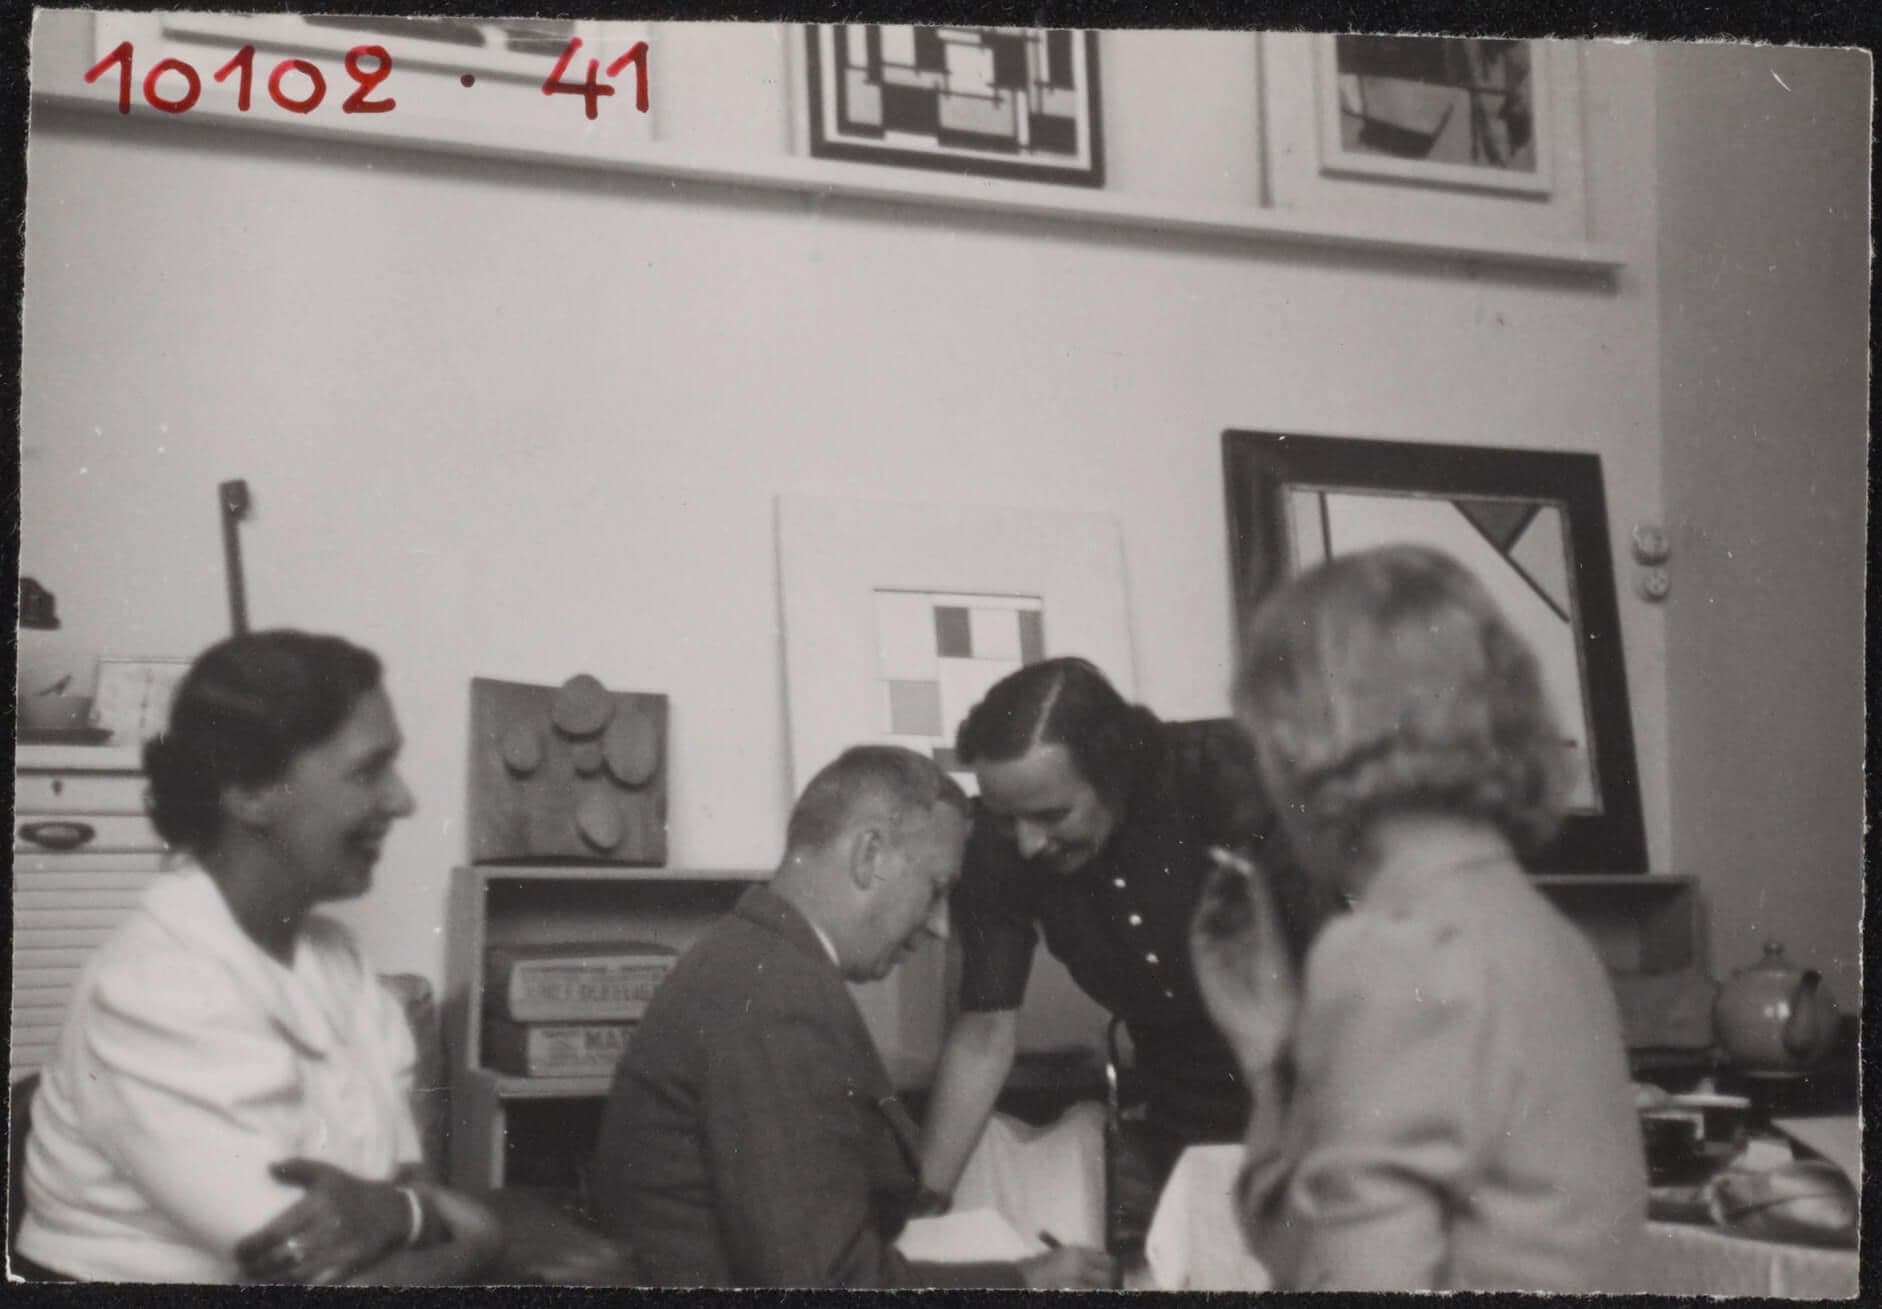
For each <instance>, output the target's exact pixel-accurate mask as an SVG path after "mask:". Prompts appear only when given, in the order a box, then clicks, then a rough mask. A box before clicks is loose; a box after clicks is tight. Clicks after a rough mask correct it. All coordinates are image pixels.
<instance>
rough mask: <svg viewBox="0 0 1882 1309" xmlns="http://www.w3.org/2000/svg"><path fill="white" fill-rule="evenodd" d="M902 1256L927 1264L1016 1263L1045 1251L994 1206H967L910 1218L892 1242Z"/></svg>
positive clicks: (1039, 1242) (1041, 1244) (1036, 1240)
mask: <svg viewBox="0 0 1882 1309" xmlns="http://www.w3.org/2000/svg"><path fill="white" fill-rule="evenodd" d="M895 1248H896V1249H898V1250H900V1251H901V1252H902V1256H903V1258H905V1259H911V1260H913V1261H915V1262H917V1263H926V1264H972V1263H989V1262H1006V1263H1011V1262H1017V1261H1019V1260H1021V1259H1026V1258H1029V1257H1031V1256H1032V1255H1036V1254H1041V1253H1043V1252H1044V1251H1045V1248H1046V1247H1045V1245H1044V1243H1042V1242H1041V1241H1039V1240H1038V1239H1037V1238H1036V1237H1035V1238H1031V1239H1029V1238H1027V1237H1024V1236H1021V1235H1020V1234H1019V1233H1018V1232H1016V1231H1014V1230H1013V1225H1012V1224H1011V1223H1009V1222H1007V1221H1006V1219H1005V1218H1003V1217H1001V1216H1000V1214H999V1213H998V1212H997V1211H996V1210H993V1209H966V1210H960V1211H957V1212H954V1213H946V1214H937V1215H936V1216H935V1217H933V1218H911V1219H910V1220H909V1222H908V1226H906V1227H904V1228H903V1229H902V1235H901V1237H900V1239H898V1240H897V1241H896V1243H895Z"/></svg>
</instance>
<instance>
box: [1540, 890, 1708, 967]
mask: <svg viewBox="0 0 1882 1309" xmlns="http://www.w3.org/2000/svg"><path fill="white" fill-rule="evenodd" d="M1535 881H1536V884H1537V885H1538V886H1539V887H1541V889H1542V892H1543V894H1544V895H1546V896H1548V897H1549V899H1550V900H1551V901H1553V902H1554V904H1555V907H1556V908H1557V909H1560V910H1561V911H1562V913H1563V914H1565V915H1566V916H1567V917H1568V918H1569V919H1570V920H1571V921H1572V922H1574V923H1575V925H1576V926H1578V927H1580V928H1581V929H1582V931H1584V932H1586V933H1587V934H1588V939H1589V940H1590V941H1591V942H1593V944H1594V947H1595V949H1596V951H1598V952H1599V953H1600V955H1601V958H1602V960H1603V961H1604V962H1605V963H1606V964H1607V966H1608V968H1609V970H1610V971H1612V972H1615V973H1620V974H1633V973H1648V974H1659V973H1677V972H1682V971H1685V970H1686V969H1689V968H1695V967H1696V968H1698V969H1700V970H1701V971H1704V969H1705V966H1706V958H1705V943H1704V940H1703V938H1702V935H1701V932H1702V924H1701V919H1700V907H1699V906H1700V900H1699V879H1698V878H1696V877H1687V876H1681V875H1676V874H1673V873H1645V874H1641V873H1614V874H1592V873H1559V874H1554V875H1551V876H1547V877H1537V878H1536V879H1535Z"/></svg>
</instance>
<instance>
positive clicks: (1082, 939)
mask: <svg viewBox="0 0 1882 1309" xmlns="http://www.w3.org/2000/svg"><path fill="white" fill-rule="evenodd" d="M1212 845H1220V846H1226V847H1229V848H1230V849H1233V850H1236V851H1238V852H1240V853H1242V854H1245V855H1248V856H1250V857H1252V858H1254V859H1256V860H1258V861H1259V862H1260V863H1261V864H1262V866H1263V867H1264V868H1265V869H1266V870H1267V872H1268V875H1269V879H1270V885H1271V886H1272V887H1273V889H1274V892H1275V900H1276V902H1277V909H1278V910H1279V913H1280V917H1281V920H1282V931H1283V935H1284V936H1285V937H1286V938H1287V940H1288V945H1289V949H1290V953H1292V954H1293V955H1294V958H1295V960H1296V961H1298V960H1299V959H1301V958H1302V957H1304V955H1305V948H1306V943H1307V940H1308V938H1309V937H1310V936H1311V933H1312V929H1313V925H1314V924H1315V923H1316V922H1317V921H1319V917H1320V916H1321V915H1320V914H1319V913H1317V912H1316V911H1315V910H1314V908H1313V899H1314V897H1313V896H1312V893H1311V891H1310V889H1309V887H1308V884H1307V882H1306V880H1305V878H1304V876H1302V875H1301V874H1299V873H1298V872H1296V871H1295V870H1294V869H1293V867H1292V865H1291V863H1290V862H1289V861H1287V860H1286V859H1285V858H1284V857H1282V856H1281V851H1280V838H1279V835H1278V833H1277V832H1275V830H1274V822H1273V813H1272V810H1271V808H1270V807H1269V804H1268V801H1267V798H1266V795H1265V794H1264V793H1263V791H1262V789H1261V784H1260V781H1259V778H1258V776H1257V773H1256V768H1255V760H1254V755H1253V751H1252V750H1251V748H1250V747H1249V745H1248V743H1247V740H1246V738H1244V737H1243V736H1242V734H1241V732H1240V731H1239V730H1238V729H1237V728H1236V726H1235V724H1234V723H1232V722H1230V721H1228V720H1226V719H1209V720H1204V721H1199V722H1176V723H1162V724H1160V725H1159V730H1158V738H1157V742H1156V745H1155V747H1154V748H1153V749H1152V751H1151V752H1150V754H1149V756H1148V757H1147V758H1146V759H1145V761H1144V763H1143V766H1142V767H1141V768H1140V770H1139V773H1138V776H1137V779H1136V782H1135V784H1134V785H1133V787H1132V789H1131V792H1130V796H1129V799H1128V800H1127V801H1126V803H1125V806H1124V812H1123V814H1122V817H1121V820H1120V821H1119V823H1118V825H1117V827H1116V829H1115V830H1114V831H1113V832H1112V834H1111V838H1110V840H1108V841H1107V842H1106V843H1105V845H1104V848H1103V849H1101V850H1100V851H1099V852H1098V854H1097V855H1096V856H1095V857H1094V858H1093V859H1092V860H1091V862H1090V863H1088V864H1086V865H1085V866H1084V867H1083V868H1080V869H1079V870H1078V871H1076V872H1074V873H1069V874H1067V873H1059V872H1055V871H1054V870H1052V869H1051V868H1048V867H1045V866H1043V865H1033V864H1029V863H1028V862H1027V861H1026V860H1024V859H1023V858H1021V856H1020V854H1019V852H1018V850H1017V849H1016V848H1015V847H1014V846H1013V844H1012V842H1011V840H1010V839H1008V838H1007V837H1004V836H1002V835H1001V834H1000V833H999V832H997V831H996V830H995V829H994V826H993V824H991V823H977V824H976V825H975V828H974V831H973V833H972V834H971V836H970V837H969V840H968V846H967V853H966V856H965V858H964V860H963V863H962V869H961V878H960V882H959V884H958V885H957V886H956V888H955V890H954V894H953V900H952V906H951V907H952V911H953V924H954V929H955V933H956V935H957V936H958V937H959V939H960V942H961V964H962V967H961V1007H962V1008H963V1009H966V1010H970V1011H987V1010H999V1009H1015V1008H1018V1007H1019V1004H1020V1002H1021V1001H1022V1000H1023V999H1024V998H1025V994H1026V979H1027V976H1028V974H1029V972H1030V970H1031V968H1032V955H1033V949H1034V946H1035V944H1036V943H1037V941H1038V939H1039V937H1040V936H1041V935H1043V936H1044V937H1045V943H1046V948H1047V949H1048V950H1050V951H1051V952H1052V953H1053V955H1054V956H1056V957H1057V958H1058V959H1059V960H1060V962H1062V963H1063V964H1064V965H1065V968H1066V971H1068V972H1069V973H1070V974H1071V975H1072V979H1073V980H1074V981H1076V982H1077V983H1078V985H1079V986H1080V987H1082V988H1083V989H1084V991H1085V993H1086V994H1088V995H1089V996H1091V997H1092V999H1094V1000H1096V1001H1097V1002H1098V1003H1099V1004H1101V1005H1103V1006H1104V1007H1105V1008H1107V1009H1109V1010H1110V1011H1111V1012H1112V1013H1113V1014H1115V1015H1117V1016H1118V1017H1119V1018H1121V1019H1122V1020H1123V1022H1124V1025H1125V1027H1126V1028H1127V1029H1128V1031H1129V1033H1130V1038H1131V1043H1132V1045H1133V1047H1134V1048H1135V1050H1136V1061H1135V1062H1136V1067H1137V1071H1138V1078H1139V1081H1140V1083H1141V1084H1142V1086H1143V1087H1144V1090H1145V1092H1146V1094H1147V1121H1146V1126H1147V1127H1148V1128H1149V1129H1150V1131H1151V1133H1152V1134H1153V1135H1154V1136H1155V1137H1158V1138H1161V1139H1162V1140H1163V1142H1164V1143H1165V1144H1166V1145H1167V1153H1168V1154H1169V1159H1168V1163H1171V1164H1173V1163H1174V1156H1175V1153H1177V1152H1178V1151H1180V1149H1181V1148H1182V1147H1183V1146H1185V1145H1192V1144H1196V1143H1199V1142H1204V1141H1238V1140H1240V1139H1241V1137H1242V1133H1243V1131H1244V1129H1245V1128H1246V1126H1247V1122H1248V1112H1249V1099H1248V1090H1247V1088H1246V1087H1245V1086H1244V1085H1243V1083H1242V1079H1241V1077H1240V1075H1239V1072H1238V1070H1237V1069H1236V1066H1235V1059H1234V1056H1233V1055H1232V1054H1231V1053H1230V1051H1229V1049H1228V1046H1227V1045H1226V1043H1225V1042H1224V1041H1223V1040H1222V1037H1221V1035H1220V1034H1219V1033H1218V1032H1217V1031H1216V1029H1215V1026H1214V1024H1213V1023H1212V1022H1211V1021H1210V1019H1209V1016H1208V1013H1207V1011H1206V1010H1205V1009H1204V1007H1203V1001H1202V997H1201V994H1200V993H1199V992H1198V990H1197V988H1196V978H1195V973H1194V970H1193V969H1192V968H1191V966H1190V958H1189V922H1190V918H1191V917H1192V915H1193V914H1194V913H1195V909H1196V904H1197V902H1198V900H1199V899H1200V897H1201V893H1202V888H1203V884H1204V880H1205V879H1206V878H1207V876H1208V874H1209V869H1210V867H1211V865H1210V860H1209V854H1208V851H1209V847H1210V846H1212ZM1160 1153H1161V1152H1160Z"/></svg>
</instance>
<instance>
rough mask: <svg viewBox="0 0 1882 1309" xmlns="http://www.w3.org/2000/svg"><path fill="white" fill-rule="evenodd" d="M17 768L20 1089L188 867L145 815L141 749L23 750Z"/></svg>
mask: <svg viewBox="0 0 1882 1309" xmlns="http://www.w3.org/2000/svg"><path fill="white" fill-rule="evenodd" d="M14 765H15V768H16V770H17V780H16V782H15V785H14V815H13V1015H12V1032H11V1034H12V1042H13V1053H12V1057H11V1062H10V1067H9V1077H10V1078H11V1079H13V1080H18V1079H19V1078H21V1077H24V1076H25V1075H26V1074H28V1073H32V1072H36V1071H38V1070H39V1068H40V1067H41V1066H42V1065H43V1064H44V1063H45V1061H46V1059H47V1057H48V1056H49V1055H50V1054H51V1053H52V1046H53V1043H54V1042H55V1041H57V1040H58V1037H59V1029H60V1027H61V1026H62V1025H63V1024H64V1022H65V1010H66V1006H67V1004H68V1003H69V1002H70V1000H71V996H72V988H73V986H74V985H75V984H76V983H77V981H78V975H79V972H80V970H81V969H83V968H84V966H85V962H86V960H87V959H89V958H90V957H91V953H92V951H94V950H96V949H97V948H98V946H99V945H100V944H101V943H102V942H103V941H104V939H105V938H106V937H108V936H109V935H111V933H112V932H113V931H114V930H116V929H117V927H118V925H119V924H120V923H122V922H123V921H124V920H125V919H126V918H128V917H130V915H131V913H132V911H133V910H135V909H136V908H137V905H138V902H139V901H140V900H141V899H142V898H143V894H144V890H145V888H147V887H148V886H149V885H150V883H151V882H152V881H153V880H154V879H155V878H156V877H157V876H158V875H159V874H160V873H162V872H163V871H164V870H165V869H168V868H171V867H174V866H176V865H177V864H179V863H181V862H182V861H183V860H182V857H181V856H179V855H175V854H172V853H170V852H169V851H168V850H167V849H166V848H165V846H164V843H163V841H162V839H161V838H160V837H158V835H157V832H156V829H155V828H153V827H152V826H151V824H150V819H149V817H148V816H147V815H146V814H145V812H144V777H143V773H142V772H141V771H140V769H141V760H140V756H139V752H138V751H137V749H136V748H134V747H132V748H115V747H109V746H48V745H22V746H19V747H17V748H16V750H15V752H14Z"/></svg>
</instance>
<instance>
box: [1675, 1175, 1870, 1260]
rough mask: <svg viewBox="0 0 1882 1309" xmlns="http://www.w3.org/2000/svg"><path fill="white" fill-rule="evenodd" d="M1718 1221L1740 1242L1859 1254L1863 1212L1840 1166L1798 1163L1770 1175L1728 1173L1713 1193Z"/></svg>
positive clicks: (1714, 1183)
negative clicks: (1858, 1233) (1801, 1245)
mask: <svg viewBox="0 0 1882 1309" xmlns="http://www.w3.org/2000/svg"><path fill="white" fill-rule="evenodd" d="M1710 1192H1711V1205H1710V1208H1711V1213H1712V1221H1713V1222H1714V1223H1716V1224H1717V1225H1718V1226H1719V1227H1720V1228H1721V1229H1723V1230H1725V1231H1728V1232H1731V1233H1732V1234H1733V1235H1735V1236H1749V1237H1754V1238H1756V1239H1758V1240H1761V1241H1797V1242H1802V1243H1804V1244H1808V1245H1827V1246H1834V1247H1838V1248H1847V1249H1854V1248H1855V1246H1856V1227H1857V1218H1858V1214H1859V1213H1860V1210H1861V1204H1860V1201H1859V1200H1858V1199H1857V1196H1856V1189H1855V1187H1853V1186H1851V1185H1850V1182H1849V1179H1848V1178H1847V1177H1844V1176H1843V1174H1842V1171H1841V1170H1840V1169H1838V1168H1837V1167H1836V1166H1835V1165H1834V1164H1827V1163H1823V1162H1820V1161H1818V1160H1814V1159H1809V1160H1798V1161H1796V1162H1794V1163H1788V1164H1784V1165H1782V1166H1781V1167H1778V1168H1773V1169H1771V1170H1769V1171H1768V1172H1749V1171H1746V1172H1738V1171H1728V1172H1724V1173H1721V1174H1719V1176H1718V1177H1716V1178H1714V1179H1713V1181H1712V1185H1711V1187H1710Z"/></svg>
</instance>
